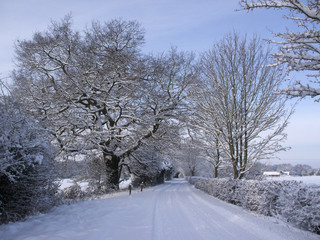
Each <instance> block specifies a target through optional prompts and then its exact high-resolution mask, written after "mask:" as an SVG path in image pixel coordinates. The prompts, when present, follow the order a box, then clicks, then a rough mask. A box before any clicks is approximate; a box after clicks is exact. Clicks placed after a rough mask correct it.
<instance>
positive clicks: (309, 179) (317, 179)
mask: <svg viewBox="0 0 320 240" xmlns="http://www.w3.org/2000/svg"><path fill="white" fill-rule="evenodd" d="M267 179H268V180H274V181H284V180H295V181H298V182H300V181H301V182H303V183H305V184H315V185H320V176H303V177H299V176H281V177H268V178H267Z"/></svg>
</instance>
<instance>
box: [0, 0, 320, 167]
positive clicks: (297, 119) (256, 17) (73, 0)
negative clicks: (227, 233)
mask: <svg viewBox="0 0 320 240" xmlns="http://www.w3.org/2000/svg"><path fill="white" fill-rule="evenodd" d="M238 8H239V5H238V1H237V0H157V1H155V0H88V1H84V0H50V1H49V0H1V1H0V32H1V38H0V74H1V75H0V77H1V78H6V77H8V76H9V72H10V70H12V68H13V63H12V59H13V57H14V42H15V41H16V40H17V39H29V38H31V36H32V35H33V33H35V32H36V31H44V30H46V29H47V26H48V25H49V24H50V21H51V20H60V19H62V18H63V17H64V16H65V15H66V14H68V13H71V14H72V16H73V22H74V27H75V28H76V29H78V30H82V29H84V28H85V27H86V26H89V25H90V23H91V21H92V20H99V21H108V20H110V19H113V18H119V17H121V18H123V19H126V20H137V21H138V22H140V23H141V24H142V26H143V27H144V29H145V31H146V35H145V36H146V44H145V46H144V51H146V52H155V53H157V52H162V51H165V50H168V49H169V48H170V47H171V46H177V47H178V48H179V49H181V50H190V51H195V52H196V53H199V52H201V51H204V50H207V49H209V48H210V47H211V46H212V44H213V43H215V42H216V41H218V40H220V39H221V38H222V37H223V36H224V35H225V34H227V33H229V32H232V31H236V32H239V33H241V34H247V35H248V36H249V37H250V36H252V35H253V34H257V35H258V36H260V37H262V38H266V39H270V38H272V36H273V35H272V33H271V31H273V32H279V31H284V30H285V29H286V28H289V29H294V28H295V26H294V24H292V23H290V22H289V21H288V20H286V19H284V18H283V17H282V16H283V14H284V13H285V12H283V11H274V10H257V11H254V12H249V13H247V12H245V11H240V12H239V11H235V9H238ZM297 76H299V77H301V76H302V77H303V75H302V74H297ZM293 78H297V77H296V76H295V75H293ZM290 122H291V123H290V125H289V126H288V128H287V133H288V140H287V142H286V145H289V146H291V150H290V151H287V152H285V153H281V154H279V155H278V156H279V157H280V158H281V160H279V161H273V163H288V162H291V163H293V164H297V163H302V164H303V163H306V164H310V165H312V166H313V167H320V137H319V135H320V124H319V122H320V103H314V101H313V100H311V99H304V100H302V101H301V102H299V104H298V105H297V108H296V112H295V114H294V115H293V116H292V118H291V120H290Z"/></svg>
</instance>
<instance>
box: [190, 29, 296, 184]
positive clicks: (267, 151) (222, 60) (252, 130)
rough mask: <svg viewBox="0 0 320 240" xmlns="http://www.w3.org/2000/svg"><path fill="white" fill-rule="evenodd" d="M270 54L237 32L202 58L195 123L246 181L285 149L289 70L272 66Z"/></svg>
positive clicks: (195, 99)
mask: <svg viewBox="0 0 320 240" xmlns="http://www.w3.org/2000/svg"><path fill="white" fill-rule="evenodd" d="M269 63H270V59H269V54H268V51H266V50H265V49H264V47H263V44H262V43H261V42H260V40H259V39H258V38H253V39H252V40H251V41H247V39H246V38H244V39H242V40H241V39H240V37H239V35H237V34H236V33H234V34H229V35H227V36H226V37H225V38H224V39H222V41H220V42H219V43H216V44H214V46H213V47H212V49H211V50H209V51H207V52H205V53H204V54H203V55H202V56H201V60H200V65H199V68H200V73H201V74H200V75H199V84H198V87H197V88H195V89H194V90H193V94H192V97H193V101H194V103H195V104H196V106H195V108H194V116H196V118H195V120H193V121H194V125H195V126H198V127H199V128H200V129H201V130H202V131H205V132H206V133H208V134H210V135H211V139H212V140H213V141H215V142H216V143H217V147H216V149H218V150H220V151H221V152H224V154H226V156H225V157H226V158H227V159H228V160H229V161H230V163H231V165H232V167H233V173H234V178H241V177H243V176H244V174H245V173H246V172H247V171H248V170H249V169H250V168H251V167H252V166H253V165H254V164H255V162H256V161H258V160H261V159H266V158H268V157H270V156H271V155H272V154H274V153H275V152H278V151H281V150H284V148H283V147H282V146H281V145H280V144H279V143H280V142H281V141H282V140H284V139H285V136H286V135H285V133H284V129H285V127H286V125H287V122H288V118H289V116H290V112H287V110H286V105H285V100H286V99H285V97H284V96H282V95H278V94H276V93H275V89H277V88H278V87H279V85H280V83H281V80H282V76H283V74H282V73H283V71H282V70H281V69H280V68H279V67H271V66H268V65H269Z"/></svg>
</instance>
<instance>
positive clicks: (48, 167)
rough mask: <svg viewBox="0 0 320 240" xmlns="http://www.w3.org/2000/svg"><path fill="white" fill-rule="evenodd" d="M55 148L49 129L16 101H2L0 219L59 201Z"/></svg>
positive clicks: (4, 221) (8, 219)
mask: <svg viewBox="0 0 320 240" xmlns="http://www.w3.org/2000/svg"><path fill="white" fill-rule="evenodd" d="M54 156H55V153H54V149H53V147H52V146H51V144H50V143H49V141H47V133H46V132H45V131H43V130H42V129H41V128H39V127H38V124H37V123H36V122H35V121H33V120H32V119H30V118H28V117H26V116H24V115H23V114H22V113H21V112H20V111H19V110H18V107H17V106H15V105H13V104H2V103H0V223H6V222H9V221H16V220H19V219H22V218H24V217H26V216H28V215H30V214H33V213H36V212H39V211H45V210H48V209H49V208H50V207H51V206H53V205H54V204H55V203H56V190H57V185H56V184H55V183H54V180H55V179H54V171H55V166H54Z"/></svg>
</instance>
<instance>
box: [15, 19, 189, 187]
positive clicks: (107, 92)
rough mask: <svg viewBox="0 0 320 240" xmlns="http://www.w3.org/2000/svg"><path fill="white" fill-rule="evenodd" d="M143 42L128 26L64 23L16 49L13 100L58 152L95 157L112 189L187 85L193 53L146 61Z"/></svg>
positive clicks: (169, 114)
mask: <svg viewBox="0 0 320 240" xmlns="http://www.w3.org/2000/svg"><path fill="white" fill-rule="evenodd" d="M143 43H144V32H143V29H142V28H141V27H140V25H139V24H138V23H137V22H135V21H124V20H112V21H110V22H106V23H104V24H101V23H99V22H94V23H93V24H92V27H91V28H89V29H87V30H86V31H84V32H82V33H80V32H76V31H74V30H72V28H71V19H70V17H66V18H65V19H63V20H62V21H61V22H60V23H55V22H54V23H52V25H51V27H50V28H49V30H48V31H47V32H43V33H36V34H34V36H33V39H32V40H24V41H20V42H18V43H17V45H16V64H17V68H16V70H15V71H14V73H13V80H14V93H15V95H16V96H17V97H18V98H19V99H20V101H21V102H22V103H24V104H25V109H26V110H27V111H28V112H31V113H33V114H34V115H35V116H37V117H39V116H40V117H41V119H42V120H43V121H44V122H45V123H46V124H47V126H48V127H49V128H50V129H51V131H52V133H53V135H54V136H55V143H56V144H57V145H58V146H60V148H61V150H62V153H63V154H65V153H68V154H87V153H88V151H89V152H92V151H100V153H101V154H102V156H103V159H104V162H105V165H106V172H107V178H108V179H107V182H109V183H110V185H111V186H114V187H117V185H118V181H119V177H120V172H119V166H120V165H121V162H123V161H125V159H126V158H128V157H129V155H130V154H132V153H133V152H134V151H136V150H137V149H138V148H139V147H140V146H141V145H142V144H143V143H144V142H145V141H147V140H148V139H149V138H151V137H152V136H154V135H155V134H156V133H157V132H158V130H159V128H161V127H163V126H165V124H163V123H165V121H166V119H169V118H173V117H175V116H176V115H178V112H179V109H180V108H181V107H180V106H181V104H182V103H184V98H185V96H184V95H185V94H184V91H185V89H186V88H187V86H188V84H189V82H190V80H191V79H192V67H191V66H192V59H193V57H192V55H190V54H184V53H179V52H178V51H177V50H175V49H172V51H170V52H169V53H167V54H163V55H160V56H157V57H155V56H146V55H143V54H142V53H141V51H140V49H141V46H142V44H143Z"/></svg>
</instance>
